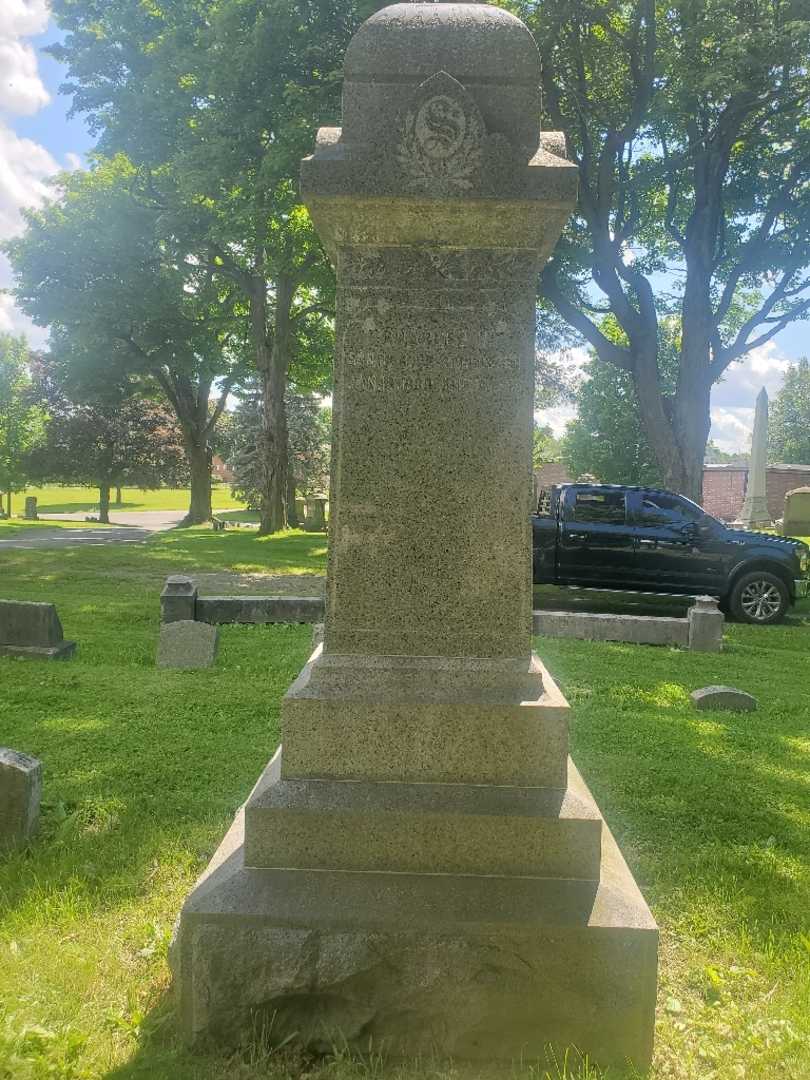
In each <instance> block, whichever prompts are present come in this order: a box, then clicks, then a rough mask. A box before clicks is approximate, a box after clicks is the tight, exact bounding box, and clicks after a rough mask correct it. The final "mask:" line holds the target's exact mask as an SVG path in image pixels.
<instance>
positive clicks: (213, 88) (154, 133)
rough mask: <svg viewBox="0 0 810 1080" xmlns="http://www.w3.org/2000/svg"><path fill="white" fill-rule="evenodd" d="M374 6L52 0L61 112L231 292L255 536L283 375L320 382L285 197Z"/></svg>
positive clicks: (297, 233) (290, 200) (314, 305)
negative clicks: (246, 388)
mask: <svg viewBox="0 0 810 1080" xmlns="http://www.w3.org/2000/svg"><path fill="white" fill-rule="evenodd" d="M377 6H381V5H379V4H369V3H365V4H364V3H362V2H361V3H354V2H351V0H342V2H339V3H334V2H329V3H327V2H326V0H316V2H314V3H313V2H310V0H307V2H303V0H285V2H281V3H274V4H267V3H265V2H262V0H223V2H222V3H219V4H217V5H215V6H213V7H212V5H211V4H209V3H207V2H206V0H167V2H166V3H164V4H161V5H138V6H135V7H134V6H133V5H132V3H131V2H130V0H108V2H106V3H105V4H104V5H101V6H100V5H98V4H97V3H95V2H93V0H56V3H55V4H54V14H55V16H56V18H57V20H58V21H59V24H60V26H62V28H63V29H64V30H65V31H66V37H65V39H64V41H63V43H61V44H60V45H58V46H55V47H54V48H53V50H52V51H53V52H54V55H56V56H57V57H58V58H59V59H60V60H62V61H63V62H64V63H66V64H67V65H68V68H69V81H68V83H67V84H66V87H65V89H66V90H67V91H68V92H70V93H72V94H73V102H74V105H73V109H74V111H75V112H77V113H84V114H85V115H87V117H88V118H89V121H90V123H91V125H92V127H93V129H94V130H96V131H97V132H98V133H99V135H100V144H99V145H100V149H101V150H102V152H104V153H106V154H109V155H113V154H116V153H119V152H124V153H126V154H127V155H128V157H129V158H130V159H131V160H132V161H133V162H134V163H135V165H136V166H137V167H138V168H139V169H140V170H141V171H142V172H143V173H144V174H145V175H146V176H148V182H149V185H150V187H151V190H152V193H153V197H154V200H155V203H156V205H158V206H159V207H160V210H161V215H162V221H163V223H164V228H165V232H166V235H167V237H169V238H171V239H170V240H169V241H168V242H169V243H177V245H178V246H179V248H183V249H186V250H189V251H193V252H197V253H199V255H198V256H195V257H199V258H200V259H201V261H202V264H203V265H204V266H205V268H206V270H207V272H208V273H210V274H211V276H212V280H214V281H216V282H217V283H219V286H220V287H221V288H222V289H224V290H227V291H228V292H229V294H232V297H233V300H234V303H235V304H236V307H237V309H238V311H239V313H240V314H241V316H242V318H243V320H244V324H245V328H246V333H247V336H248V338H249V341H250V349H251V353H252V358H253V363H254V366H255V370H256V372H257V373H258V375H259V377H260V379H261V382H262V402H263V414H262V415H263V424H262V453H261V463H262V475H263V483H262V492H263V495H262V531H272V530H274V529H277V528H280V527H282V526H283V525H284V522H285V497H284V489H285V484H286V477H287V418H286V412H285V405H284V395H285V390H286V385H287V381H288V378H292V381H293V382H294V383H295V384H296V386H297V387H298V389H299V390H312V389H318V388H321V387H322V386H323V385H324V384H325V383H326V382H327V381H328V377H329V376H328V354H326V353H325V352H324V350H323V348H322V347H321V346H322V344H323V339H324V337H325V336H326V337H327V338H328V336H329V333H330V331H331V323H330V317H331V306H332V305H331V290H332V287H333V281H332V273H331V269H330V267H329V265H328V263H327V261H326V258H325V256H324V254H323V252H322V250H321V247H320V244H319V243H318V242H317V239H316V237H315V235H314V232H313V230H312V227H311V224H310V222H309V218H308V215H307V214H306V212H305V211H304V209H303V207H302V206H301V205H300V204H299V202H298V198H297V177H298V168H299V162H300V159H301V157H302V156H304V154H306V153H308V152H310V150H311V148H312V145H313V143H314V135H315V129H316V127H317V126H318V124H319V123H329V122H335V121H336V120H337V118H338V115H339V96H340V95H339V87H340V82H339V75H340V65H341V63H342V58H343V54H344V52H345V48H346V45H347V43H348V41H349V38H350V37H351V34H352V32H353V30H354V29H355V28H356V26H357V25H358V23H359V22H360V21H362V19H363V18H365V17H366V15H368V14H370V13H371V11H372V10H374V8H375V7H377Z"/></svg>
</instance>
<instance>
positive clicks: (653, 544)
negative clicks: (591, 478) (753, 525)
mask: <svg viewBox="0 0 810 1080" xmlns="http://www.w3.org/2000/svg"><path fill="white" fill-rule="evenodd" d="M532 529H533V546H534V580H535V582H537V583H551V584H555V585H579V586H584V587H589V588H600V589H622V590H626V589H627V590H629V589H632V590H643V591H646V592H660V593H686V594H697V593H706V594H708V595H711V596H718V597H719V598H720V600H721V602H722V605H723V607H724V608H725V609H726V610H727V611H729V612H730V613H731V614H732V615H734V617H735V618H737V619H741V620H742V621H744V622H750V623H757V624H765V623H774V622H778V621H779V620H780V619H782V618H783V617H784V615H785V612H786V611H787V609H788V607H789V606H790V605H791V604H792V603H795V601H796V600H797V599H798V598H800V597H804V596H807V595H808V569H809V568H808V559H809V557H810V548H808V546H807V544H805V543H803V542H802V541H801V540H793V539H791V538H789V537H782V536H772V535H770V534H769V533H761V532H748V531H745V530H742V529H731V528H729V527H728V526H726V525H724V524H723V523H722V522H721V521H718V520H717V519H716V518H713V517H711V515H709V514H707V513H706V512H705V511H704V510H702V509H701V508H700V507H699V506H698V505H697V504H696V503H693V502H691V501H690V500H689V499H686V498H684V497H683V496H682V495H673V494H672V492H670V491H657V490H655V489H652V488H638V487H619V486H614V485H608V484H563V485H561V486H560V487H557V488H551V489H549V490H548V491H546V492H541V493H540V498H539V499H538V504H537V513H536V514H535V515H534V516H533V518H532Z"/></svg>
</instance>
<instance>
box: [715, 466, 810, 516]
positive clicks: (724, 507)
mask: <svg viewBox="0 0 810 1080" xmlns="http://www.w3.org/2000/svg"><path fill="white" fill-rule="evenodd" d="M747 483H748V466H747V465H705V466H704V467H703V509H704V510H706V511H707V512H708V513H709V514H713V515H714V517H718V518H720V519H721V520H722V521H735V520H736V519H737V518H738V517H739V515H740V511H741V510H742V506H743V502H744V500H745V488H746V484H747ZM805 484H810V465H769V466H768V473H767V495H768V510H769V511H770V514H771V517H772V519H773V520H774V521H776V519H777V518H781V517H782V514H783V513H784V508H785V495H786V494H787V492H788V491H792V490H793V488H797V487H803V486H804V485H805Z"/></svg>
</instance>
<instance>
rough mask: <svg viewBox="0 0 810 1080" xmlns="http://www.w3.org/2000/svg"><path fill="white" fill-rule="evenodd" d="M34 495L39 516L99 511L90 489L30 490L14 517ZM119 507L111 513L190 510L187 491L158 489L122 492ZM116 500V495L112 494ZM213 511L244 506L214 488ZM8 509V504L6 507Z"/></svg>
mask: <svg viewBox="0 0 810 1080" xmlns="http://www.w3.org/2000/svg"><path fill="white" fill-rule="evenodd" d="M28 495H35V496H36V498H37V510H38V512H39V513H40V514H78V513H88V514H89V513H91V512H92V511H94V510H97V509H98V491H97V490H96V489H95V488H88V487H61V486H59V485H55V484H54V485H49V486H48V487H40V488H37V487H32V488H28V489H27V490H26V491H25V492H23V493H22V494H20V495H13V496H12V500H11V513H12V516H13V515H15V514H21V513H22V511H23V508H24V506H25V498H26V496H28ZM121 496H122V501H121V503H120V505H119V504H118V503H113V504H112V506H111V509H112V510H124V511H137V510H188V498H189V495H188V489H187V488H159V489H158V490H157V491H142V490H141V489H140V488H127V487H125V488H123V489H122V492H121ZM112 497H113V498H115V491H113V493H112ZM211 503H212V506H213V508H214V510H231V509H233V510H238V509H240V508H241V507H242V506H243V505H244V504H243V503H241V502H239V500H238V499H235V498H234V497H233V496H232V495H231V489H230V487H228V485H227V484H214V486H213V489H212V492H211ZM4 505H5V503H4Z"/></svg>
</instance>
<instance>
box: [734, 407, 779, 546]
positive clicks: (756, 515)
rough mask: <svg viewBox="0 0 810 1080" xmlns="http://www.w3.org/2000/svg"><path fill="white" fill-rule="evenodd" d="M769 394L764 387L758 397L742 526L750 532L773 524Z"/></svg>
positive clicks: (740, 520) (739, 523)
mask: <svg viewBox="0 0 810 1080" xmlns="http://www.w3.org/2000/svg"><path fill="white" fill-rule="evenodd" d="M767 477H768V391H767V390H766V389H765V387H764V386H763V387H762V389H761V390H760V392H759V394H758V395H757V406H756V411H755V412H754V434H753V436H752V439H751V464H750V465H749V466H748V484H747V486H746V489H745V501H744V502H743V508H742V510H741V511H740V517H739V520H738V521H735V522H734V524H735V525H739V526H741V527H743V528H746V529H751V528H754V529H755V528H762V527H764V526H769V525H771V524H772V518H771V514H770V511H769V510H768V497H767V491H766V486H767Z"/></svg>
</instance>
